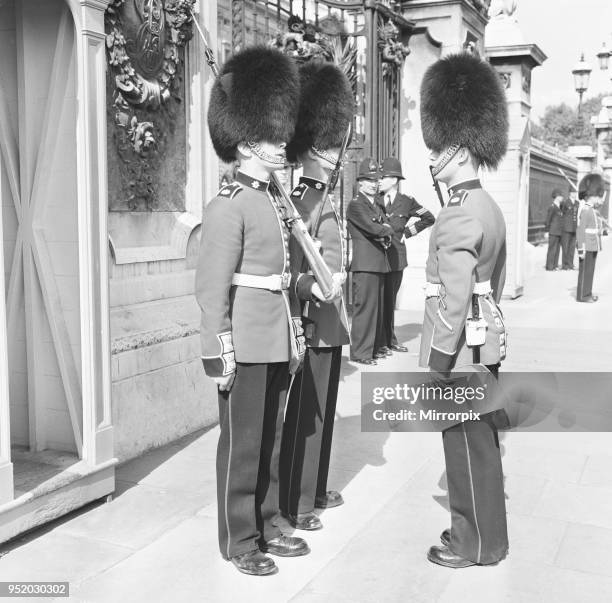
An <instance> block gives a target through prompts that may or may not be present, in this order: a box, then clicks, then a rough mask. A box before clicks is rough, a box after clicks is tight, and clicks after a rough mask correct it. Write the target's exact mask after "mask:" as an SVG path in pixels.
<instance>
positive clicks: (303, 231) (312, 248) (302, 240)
mask: <svg viewBox="0 0 612 603" xmlns="http://www.w3.org/2000/svg"><path fill="white" fill-rule="evenodd" d="M190 12H191V17H192V20H193V24H194V25H195V26H196V29H197V31H198V33H199V34H200V39H201V40H202V44H203V45H204V56H205V57H206V62H207V63H208V65H209V67H210V69H211V71H212V72H213V75H214V76H215V77H219V66H218V65H217V61H216V60H215V55H214V53H213V51H212V49H211V48H210V46H209V45H208V43H207V42H206V37H205V36H204V32H203V31H202V29H201V27H200V24H199V23H198V21H197V19H196V16H195V14H194V13H193V11H190ZM270 180H271V181H272V184H273V185H274V188H276V190H277V192H278V196H279V197H280V202H281V203H282V205H284V210H285V215H286V218H285V222H286V224H287V226H288V227H289V228H290V229H291V232H292V233H293V235H294V236H295V239H296V241H297V242H298V244H299V245H300V247H301V248H302V251H303V252H304V257H305V258H306V259H307V261H308V263H309V264H310V269H311V270H312V274H313V276H314V278H315V280H316V281H317V283H318V284H319V287H320V288H321V292H322V293H323V296H324V297H325V298H326V299H329V298H330V297H331V296H332V294H333V290H334V281H333V278H332V273H331V271H330V269H329V267H328V266H327V264H326V263H325V262H324V261H323V256H322V255H321V254H320V253H319V250H318V248H317V246H316V245H315V242H314V241H313V240H312V237H311V236H310V233H309V232H308V229H307V228H306V225H305V224H304V221H303V220H302V217H301V216H300V214H299V212H298V210H297V209H296V207H295V205H294V204H293V201H291V198H290V197H289V195H288V194H287V191H286V190H285V189H284V187H283V185H282V184H281V181H280V180H279V178H278V176H277V174H276V172H272V173H271V174H270Z"/></svg>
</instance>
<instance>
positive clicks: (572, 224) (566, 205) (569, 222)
mask: <svg viewBox="0 0 612 603" xmlns="http://www.w3.org/2000/svg"><path fill="white" fill-rule="evenodd" d="M579 207H580V203H579V202H578V201H575V202H574V201H572V200H571V199H566V200H565V201H563V203H561V209H562V211H563V232H576V228H577V226H578V209H579Z"/></svg>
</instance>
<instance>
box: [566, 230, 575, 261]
mask: <svg viewBox="0 0 612 603" xmlns="http://www.w3.org/2000/svg"><path fill="white" fill-rule="evenodd" d="M569 235H570V236H569V242H568V244H567V246H568V259H567V262H568V264H567V266H568V268H573V267H574V256H575V255H576V233H575V232H570V233H569Z"/></svg>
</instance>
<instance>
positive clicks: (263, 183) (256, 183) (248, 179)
mask: <svg viewBox="0 0 612 603" xmlns="http://www.w3.org/2000/svg"><path fill="white" fill-rule="evenodd" d="M236 182H240V184H243V185H244V186H248V187H249V188H252V189H254V190H256V191H261V192H264V193H265V192H266V191H267V190H268V184H270V181H269V180H258V179H257V178H253V177H252V176H247V174H245V173H244V172H240V171H238V172H236Z"/></svg>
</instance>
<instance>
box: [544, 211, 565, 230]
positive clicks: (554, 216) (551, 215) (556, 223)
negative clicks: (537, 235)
mask: <svg viewBox="0 0 612 603" xmlns="http://www.w3.org/2000/svg"><path fill="white" fill-rule="evenodd" d="M563 222H564V218H563V210H562V209H561V207H557V206H556V205H555V204H554V203H551V205H550V207H549V208H548V212H547V213H546V222H544V231H545V232H547V233H548V234H551V235H553V236H558V237H560V236H561V233H562V232H563Z"/></svg>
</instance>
